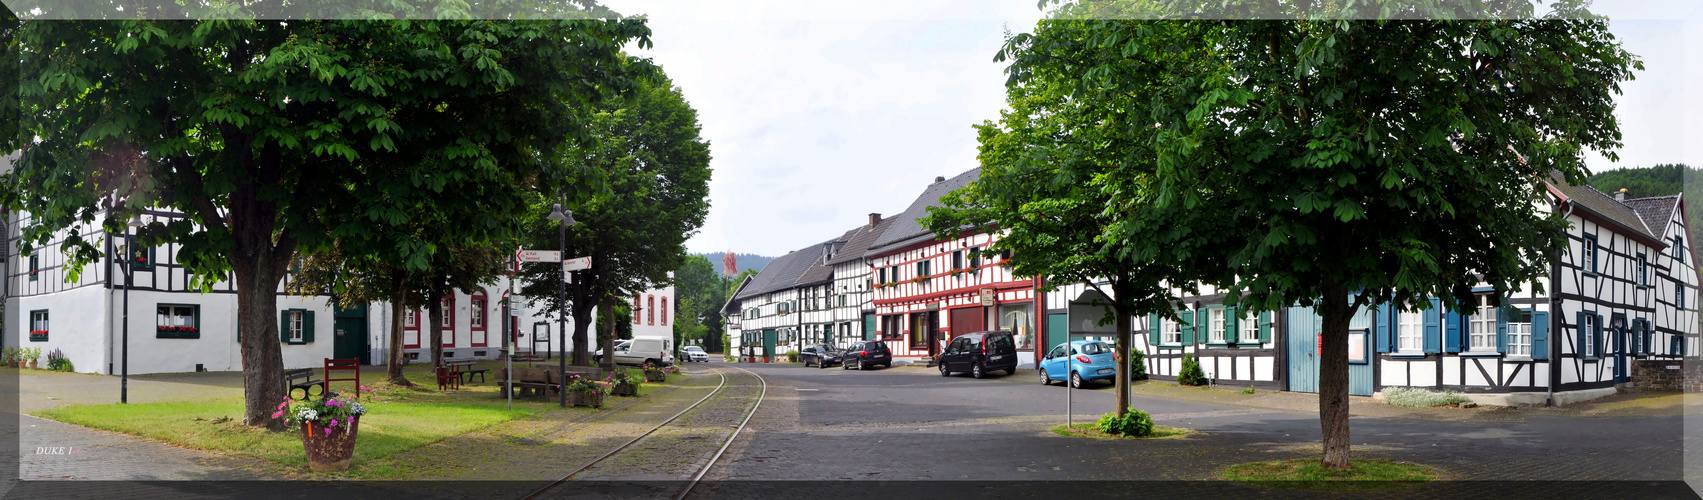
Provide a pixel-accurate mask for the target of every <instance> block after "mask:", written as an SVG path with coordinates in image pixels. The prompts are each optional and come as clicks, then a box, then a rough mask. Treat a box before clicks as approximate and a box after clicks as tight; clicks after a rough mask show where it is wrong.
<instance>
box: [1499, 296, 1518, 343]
mask: <svg viewBox="0 0 1703 500" xmlns="http://www.w3.org/2000/svg"><path fill="white" fill-rule="evenodd" d="M1519 313H1520V310H1519V309H1514V308H1511V307H1508V306H1507V305H1506V303H1504V305H1503V306H1502V307H1498V308H1496V352H1500V353H1507V352H1508V318H1512V317H1514V315H1516V314H1519Z"/></svg>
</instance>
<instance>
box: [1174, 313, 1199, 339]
mask: <svg viewBox="0 0 1703 500" xmlns="http://www.w3.org/2000/svg"><path fill="white" fill-rule="evenodd" d="M1178 315H1179V316H1182V318H1183V320H1182V321H1181V322H1180V323H1178V326H1179V327H1180V328H1181V329H1182V339H1181V342H1180V343H1181V344H1182V345H1194V343H1195V335H1194V333H1195V328H1194V327H1195V320H1194V318H1195V311H1190V310H1187V309H1184V310H1182V312H1181V313H1180V314H1178Z"/></svg>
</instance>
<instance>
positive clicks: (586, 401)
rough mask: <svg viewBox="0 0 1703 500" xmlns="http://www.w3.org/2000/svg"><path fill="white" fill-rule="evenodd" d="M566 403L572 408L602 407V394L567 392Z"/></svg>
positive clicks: (595, 392)
mask: <svg viewBox="0 0 1703 500" xmlns="http://www.w3.org/2000/svg"><path fill="white" fill-rule="evenodd" d="M568 402H569V403H572V404H573V405H574V406H588V407H592V408H602V407H603V393H602V392H597V391H568Z"/></svg>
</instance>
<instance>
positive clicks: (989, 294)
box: [981, 288, 995, 307]
mask: <svg viewBox="0 0 1703 500" xmlns="http://www.w3.org/2000/svg"><path fill="white" fill-rule="evenodd" d="M981 292H982V306H983V307H993V299H994V297H995V295H994V293H993V289H992V288H983V289H982V290H981Z"/></svg>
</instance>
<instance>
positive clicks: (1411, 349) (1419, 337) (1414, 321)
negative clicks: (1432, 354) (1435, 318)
mask: <svg viewBox="0 0 1703 500" xmlns="http://www.w3.org/2000/svg"><path fill="white" fill-rule="evenodd" d="M1427 312H1429V311H1401V312H1398V313H1396V352H1397V353H1399V354H1423V353H1424V352H1425V313H1427Z"/></svg>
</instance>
